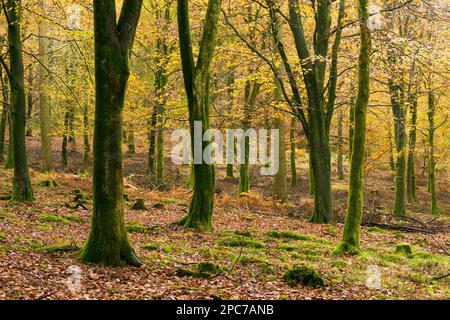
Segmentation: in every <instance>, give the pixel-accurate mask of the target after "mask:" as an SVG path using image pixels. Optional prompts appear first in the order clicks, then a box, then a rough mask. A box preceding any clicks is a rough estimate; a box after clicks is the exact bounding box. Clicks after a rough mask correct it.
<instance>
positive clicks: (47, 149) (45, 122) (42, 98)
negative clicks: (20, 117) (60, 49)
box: [38, 0, 53, 172]
mask: <svg viewBox="0 0 450 320" xmlns="http://www.w3.org/2000/svg"><path fill="white" fill-rule="evenodd" d="M40 6H41V10H42V12H44V13H45V12H46V6H45V0H40ZM46 27H47V25H46V21H45V19H42V20H41V21H39V57H40V59H41V63H40V64H39V70H38V75H39V79H38V90H39V118H40V128H41V159H42V160H41V161H42V163H41V170H42V171H43V172H49V171H52V170H53V159H52V141H51V136H50V108H49V104H48V97H47V89H46V88H45V83H46V79H47V70H46V69H45V67H46V66H47V64H48V52H47V39H46V31H47V29H46Z"/></svg>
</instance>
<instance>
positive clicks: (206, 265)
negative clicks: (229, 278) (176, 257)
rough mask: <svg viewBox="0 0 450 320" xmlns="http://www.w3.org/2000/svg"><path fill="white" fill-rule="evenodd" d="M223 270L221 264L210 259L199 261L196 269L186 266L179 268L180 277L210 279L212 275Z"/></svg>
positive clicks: (178, 274)
mask: <svg viewBox="0 0 450 320" xmlns="http://www.w3.org/2000/svg"><path fill="white" fill-rule="evenodd" d="M222 272H223V270H222V268H221V267H220V266H219V265H216V264H214V263H213V262H210V261H204V262H199V263H198V264H197V266H196V270H195V271H193V270H188V269H184V268H178V269H177V272H176V274H177V276H178V277H195V278H201V279H208V278H210V277H211V276H214V275H216V274H220V273H222Z"/></svg>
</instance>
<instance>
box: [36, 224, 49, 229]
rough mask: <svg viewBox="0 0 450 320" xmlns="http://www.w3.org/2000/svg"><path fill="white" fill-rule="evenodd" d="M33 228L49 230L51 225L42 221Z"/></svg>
mask: <svg viewBox="0 0 450 320" xmlns="http://www.w3.org/2000/svg"><path fill="white" fill-rule="evenodd" d="M35 229H36V230H51V229H52V226H51V225H49V224H45V223H44V224H39V225H37V226H36V228H35Z"/></svg>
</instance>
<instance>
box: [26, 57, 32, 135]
mask: <svg viewBox="0 0 450 320" xmlns="http://www.w3.org/2000/svg"><path fill="white" fill-rule="evenodd" d="M27 78H28V90H27V122H26V123H27V124H26V129H27V131H26V133H25V136H27V137H31V136H32V135H33V130H32V129H31V116H32V113H33V65H32V64H30V65H29V67H28V76H27Z"/></svg>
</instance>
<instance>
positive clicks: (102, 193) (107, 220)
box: [81, 0, 142, 266]
mask: <svg viewBox="0 0 450 320" xmlns="http://www.w3.org/2000/svg"><path fill="white" fill-rule="evenodd" d="M141 7H142V1H132V0H125V1H124V3H123V6H122V11H121V14H120V17H119V19H118V22H116V11H115V10H116V7H115V1H114V0H94V40H95V75H96V76H95V82H96V86H95V87H96V98H95V123H94V152H93V153H94V163H93V190H94V206H93V215H92V224H91V231H90V234H89V239H88V241H87V243H86V244H85V246H84V248H83V249H82V251H81V259H82V260H84V261H88V262H94V263H100V264H105V265H111V266H119V265H122V264H124V263H126V264H130V265H133V266H140V265H141V264H142V263H141V262H140V261H139V259H138V258H137V256H136V254H135V252H134V250H133V248H132V246H131V244H130V242H129V241H128V236H127V230H126V227H125V223H124V212H123V152H122V133H123V127H122V124H123V108H124V99H125V92H126V86H127V81H128V77H129V74H130V70H129V57H130V52H131V48H132V45H133V40H134V36H135V32H136V26H137V22H138V20H139V15H140V11H141Z"/></svg>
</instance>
